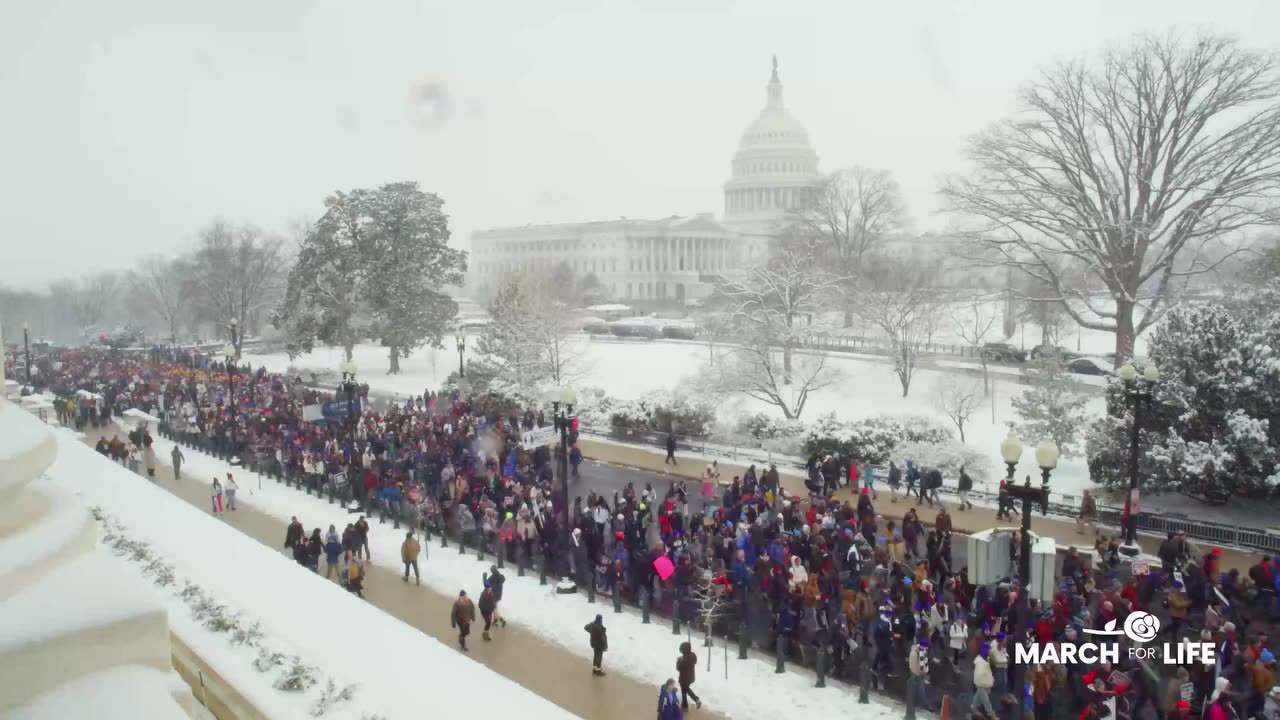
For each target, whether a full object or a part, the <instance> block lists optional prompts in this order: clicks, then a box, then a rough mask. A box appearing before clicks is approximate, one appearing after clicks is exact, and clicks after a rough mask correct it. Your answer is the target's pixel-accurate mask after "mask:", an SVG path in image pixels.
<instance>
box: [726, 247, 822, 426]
mask: <svg viewBox="0 0 1280 720" xmlns="http://www.w3.org/2000/svg"><path fill="white" fill-rule="evenodd" d="M846 280H847V278H844V277H841V276H837V275H834V274H832V273H829V272H827V271H826V270H824V269H823V268H822V262H821V258H820V256H819V254H818V252H817V249H816V247H815V244H814V243H813V242H812V241H810V240H800V239H795V238H791V239H789V240H788V241H786V242H784V243H782V244H780V245H779V247H777V248H776V249H775V253H774V255H773V257H771V258H770V259H769V260H768V261H766V262H765V263H764V264H763V265H758V266H755V267H752V268H750V269H748V270H747V271H746V273H745V274H744V276H743V277H742V279H741V280H738V281H726V282H724V283H723V284H721V285H720V286H719V287H718V288H717V293H718V294H719V295H720V296H721V297H722V298H723V299H724V301H725V302H726V303H727V305H728V307H729V321H730V322H732V323H734V324H735V325H736V326H738V327H741V328H742V329H743V330H744V333H745V336H746V337H745V340H744V343H743V344H742V346H741V347H740V348H737V349H735V350H734V351H733V352H731V353H730V354H729V355H728V356H727V358H726V361H725V363H724V366H725V367H724V374H723V379H724V385H725V389H726V390H729V391H738V392H742V393H745V394H747V395H749V396H751V397H754V398H757V399H760V400H763V401H764V402H767V403H770V404H772V405H775V406H776V407H778V409H780V410H781V411H782V413H783V415H785V416H786V417H787V418H788V419H794V418H797V417H799V416H800V413H801V412H803V411H804V406H805V403H806V402H807V401H808V398H809V395H810V394H811V393H813V392H814V391H816V390H820V389H822V388H824V387H826V386H828V385H830V384H831V383H832V382H834V381H835V378H836V373H835V370H834V369H833V368H829V367H827V364H826V358H825V357H823V356H822V354H821V352H819V351H815V352H813V353H811V354H805V355H803V356H802V357H801V358H800V359H799V360H797V356H796V349H797V348H800V347H803V346H804V345H806V344H809V341H810V340H811V339H812V338H813V336H814V335H815V334H816V333H817V332H818V331H819V330H820V329H821V328H822V327H823V324H822V313H823V311H824V310H825V309H826V308H827V307H828V306H829V304H830V301H831V300H832V299H833V298H834V297H836V296H838V294H839V287H840V285H841V284H842V283H844V282H845V281H846Z"/></svg>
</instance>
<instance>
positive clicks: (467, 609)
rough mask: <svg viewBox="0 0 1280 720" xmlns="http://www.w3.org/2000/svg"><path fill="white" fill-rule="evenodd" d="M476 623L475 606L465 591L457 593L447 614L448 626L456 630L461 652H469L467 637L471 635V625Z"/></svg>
mask: <svg viewBox="0 0 1280 720" xmlns="http://www.w3.org/2000/svg"><path fill="white" fill-rule="evenodd" d="M475 621H476V606H475V604H474V603H472V602H471V598H469V597H467V591H466V590H459V591H458V599H457V600H455V601H454V603H453V608H452V610H451V611H450V612H449V625H450V626H451V627H454V628H457V630H458V647H460V648H462V650H463V652H471V651H470V649H468V648H467V636H468V635H470V634H471V623H473V622H475Z"/></svg>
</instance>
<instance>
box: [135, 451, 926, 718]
mask: <svg viewBox="0 0 1280 720" xmlns="http://www.w3.org/2000/svg"><path fill="white" fill-rule="evenodd" d="M157 442H158V443H159V446H158V447H157V452H158V453H159V455H160V457H168V453H169V451H170V448H171V447H172V443H171V442H169V441H168V440H165V439H163V438H158V439H157ZM184 455H185V456H186V458H187V462H186V464H184V465H183V473H184V475H187V476H188V477H192V478H202V477H207V478H212V477H214V476H215V475H218V476H222V475H225V473H226V472H228V471H232V472H235V473H236V477H237V478H238V480H239V483H240V488H241V489H240V493H239V496H238V497H237V501H238V502H242V503H245V504H246V505H250V506H253V507H255V508H256V509H258V510H260V511H262V512H265V513H267V514H269V515H272V516H274V517H277V518H279V519H281V520H283V521H286V522H287V521H288V519H289V518H290V517H291V516H295V515H296V516H297V517H298V518H299V519H300V520H302V521H303V524H304V525H305V526H306V527H328V526H329V524H330V523H332V524H334V525H336V526H338V527H343V526H344V525H345V524H346V523H348V522H350V521H351V520H350V516H348V514H347V512H346V510H345V509H343V508H342V507H341V506H340V505H330V504H329V503H328V501H327V500H323V499H320V498H315V497H311V496H309V495H306V494H304V493H301V492H298V491H297V490H293V489H290V488H287V487H285V486H284V485H283V484H281V483H278V482H276V481H274V480H270V479H263V480H262V481H261V488H259V483H258V477H257V476H256V475H253V474H251V473H247V472H245V471H243V470H241V469H238V468H233V467H232V466H230V465H228V464H227V463H225V462H223V461H221V460H218V459H216V458H213V457H211V456H208V455H204V454H203V453H197V452H195V451H193V450H189V449H184ZM403 532H404V531H402V530H393V529H392V525H391V524H386V525H381V524H378V523H377V522H374V523H373V524H372V525H371V526H370V533H369V545H370V549H371V551H372V555H374V558H373V561H374V562H375V563H377V564H379V565H383V566H385V567H387V568H390V569H393V570H395V571H396V572H399V571H400V570H402V569H403V568H402V566H401V563H400V542H401V541H402V540H403V537H404V535H403ZM219 554H220V555H223V556H225V555H227V554H226V553H221V552H220V553H219ZM421 565H422V580H423V582H424V583H428V584H430V585H431V586H432V587H433V588H435V589H436V590H438V591H439V592H441V593H445V594H447V595H450V596H452V595H456V594H457V592H458V591H459V590H460V589H465V590H467V591H468V592H470V593H472V594H475V593H478V591H479V589H480V588H479V584H480V574H481V573H482V572H483V571H484V570H485V569H487V568H488V566H489V562H488V561H486V562H485V563H483V564H482V563H480V562H479V561H478V560H477V559H476V556H475V554H474V552H471V553H468V554H467V555H462V556H460V555H458V554H457V552H456V550H455V549H454V546H453V545H450V548H449V549H448V550H442V549H441V548H440V546H439V544H438V543H430V544H428V545H426V546H424V557H423V558H422V560H421ZM295 569H297V568H296V566H295ZM297 570H298V574H302V575H306V576H308V577H310V573H307V572H306V571H303V570H300V569H297ZM277 571H278V572H283V568H277ZM507 578H508V579H507V583H506V586H505V590H504V592H503V601H502V613H503V615H504V616H505V617H506V618H507V619H508V620H509V621H510V622H514V623H519V624H523V625H524V626H526V627H529V628H531V629H533V630H534V631H535V632H537V633H538V634H540V635H542V636H543V637H545V638H546V639H548V640H549V641H551V642H554V643H556V644H557V645H560V646H562V647H564V648H566V649H568V650H569V651H571V652H573V653H575V654H577V655H580V656H581V657H582V658H584V662H583V666H584V667H586V661H587V659H589V658H590V657H591V650H590V648H589V647H588V644H587V639H586V634H585V633H584V632H583V630H582V626H583V625H584V624H586V623H588V622H590V621H591V619H592V618H593V617H594V616H595V615H596V614H597V613H600V614H603V615H604V621H605V625H606V626H607V627H608V629H609V651H608V653H606V654H605V661H604V662H605V669H606V670H607V671H609V672H615V673H616V672H621V673H625V674H627V675H630V676H632V677H634V678H636V679H638V680H640V681H642V682H646V683H652V684H653V686H654V688H655V693H654V696H655V698H656V696H657V693H656V688H657V686H658V685H659V684H660V683H661V682H662V681H663V680H664V679H666V678H668V677H673V676H674V675H675V661H676V657H677V655H678V654H679V653H678V650H677V648H678V646H679V643H680V641H681V640H682V639H683V638H682V637H679V636H675V637H673V636H672V635H671V632H670V627H669V626H667V625H665V624H653V625H644V624H642V623H641V622H640V617H639V616H638V615H636V614H634V613H631V612H626V613H623V614H614V613H613V612H612V609H611V607H610V605H609V604H608V602H607V601H605V600H604V599H603V598H602V599H601V600H600V601H599V602H597V603H596V604H594V605H592V604H589V603H587V601H586V597H585V596H583V595H572V596H566V595H556V594H555V593H554V591H553V586H552V585H547V586H545V587H544V586H541V585H539V584H538V579H537V577H536V576H534V575H529V576H526V577H523V578H521V577H518V576H517V575H516V573H515V572H510V573H508V574H507ZM256 584H257V583H256V582H255V581H247V582H245V583H244V586H245V587H246V588H247V589H246V592H248V593H255V591H256V588H255V587H254V586H255V585H256ZM308 617H310V614H309V613H308ZM695 644H696V643H695ZM371 646H373V647H381V646H382V644H381V643H379V642H377V641H376V640H375V641H373V642H372V643H371ZM697 652H698V654H699V656H700V658H699V661H700V663H702V667H701V668H699V671H698V684H697V690H698V693H699V694H700V695H701V696H702V698H703V701H704V702H705V703H707V704H708V706H709V707H713V708H715V709H716V711H718V712H720V713H721V714H723V715H724V716H725V717H730V718H735V720H736V719H743V720H745V719H748V718H762V719H764V718H768V719H769V720H773V719H775V718H780V717H823V718H827V717H830V718H835V717H845V716H847V715H848V714H849V712H851V708H855V707H856V708H858V711H857V716H858V717H860V718H884V719H885V720H888V718H891V717H892V718H896V717H899V716H900V715H901V713H902V710H901V708H900V706H898V705H896V704H894V703H890V702H887V701H880V702H875V703H873V704H870V705H863V706H859V705H857V704H856V693H855V691H852V690H851V689H850V688H848V687H846V686H844V685H842V684H840V683H832V684H831V686H829V687H828V688H827V689H825V690H815V689H814V688H813V687H812V686H813V677H812V675H810V674H808V673H806V672H789V673H784V674H782V675H777V674H775V673H774V666H773V663H772V661H771V660H766V659H764V658H762V657H759V656H758V655H757V656H756V657H753V658H751V659H748V660H738V659H736V658H737V655H736V651H735V650H733V649H731V650H730V652H729V657H730V660H729V665H728V671H729V677H728V679H726V678H725V666H724V664H723V660H724V654H723V653H724V650H723V647H722V646H721V644H720V641H717V643H716V647H715V648H714V649H713V650H712V651H711V652H709V653H708V651H707V650H706V649H705V648H703V649H699V650H697ZM708 654H710V656H711V657H710V659H711V669H710V670H707V669H706V660H707V655H708ZM347 675H348V676H350V675H351V673H347ZM517 714H518V715H519V716H520V717H522V718H523V717H526V716H525V715H521V714H519V713H517Z"/></svg>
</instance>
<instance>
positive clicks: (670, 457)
mask: <svg viewBox="0 0 1280 720" xmlns="http://www.w3.org/2000/svg"><path fill="white" fill-rule="evenodd" d="M667 463H671V464H672V465H675V464H676V435H675V433H667V459H665V460H663V461H662V464H663V465H666V464H667Z"/></svg>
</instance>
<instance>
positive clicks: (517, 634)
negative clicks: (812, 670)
mask: <svg viewBox="0 0 1280 720" xmlns="http://www.w3.org/2000/svg"><path fill="white" fill-rule="evenodd" d="M85 442H86V444H89V445H92V442H91V441H90V440H89V438H88V436H86V439H85ZM157 455H158V457H157V460H163V459H164V458H165V457H167V456H165V454H164V453H158V454H157ZM155 484H156V485H158V486H160V487H162V488H164V489H165V490H167V491H168V492H170V493H172V494H173V495H176V496H177V497H180V498H182V499H183V500H185V501H187V502H188V503H190V504H191V505H193V506H195V507H197V508H199V509H201V510H203V511H208V509H209V508H208V505H209V492H208V482H207V481H202V480H200V479H198V478H196V477H193V475H192V473H191V472H190V470H188V469H186V468H185V467H184V470H183V479H182V480H179V481H175V480H174V479H173V469H172V467H171V466H169V465H168V464H162V465H161V466H160V467H159V468H158V469H157V471H156V479H155ZM240 493H241V497H242V498H244V499H248V496H249V495H250V493H251V488H250V487H249V486H248V485H247V483H246V485H244V486H242V487H241V490H240ZM299 515H301V512H300V513H299ZM223 517H224V518H225V520H226V522H227V524H228V525H231V526H232V527H235V528H236V529H237V530H239V531H240V532H242V533H244V534H245V535H248V536H249V537H252V538H254V539H255V540H257V541H258V542H260V543H262V544H263V545H265V546H267V547H268V548H270V549H271V551H273V552H275V553H277V554H279V555H280V561H281V562H289V563H292V562H293V558H292V557H291V556H286V555H285V554H284V549H283V546H284V536H285V530H286V524H285V523H284V522H281V521H279V520H277V519H275V518H274V517H272V516H270V515H267V514H265V513H263V512H260V511H258V510H255V509H253V508H252V507H250V505H249V504H248V503H245V502H244V501H243V500H241V502H240V504H239V509H237V510H236V511H234V512H232V511H230V510H228V511H227V512H225V513H224V514H223ZM308 532H310V527H309V526H308ZM429 550H430V551H435V550H436V548H430V549H429ZM419 564H420V565H421V569H422V572H423V574H424V575H425V574H426V573H429V572H431V571H432V569H431V562H430V559H429V555H427V556H424V557H423V558H421V560H420V563H419ZM365 569H366V578H365V586H364V593H365V597H367V598H368V600H369V602H370V603H371V604H373V605H375V606H377V607H378V608H380V609H381V610H383V611H384V612H386V613H387V614H389V615H392V616H394V617H396V618H398V619H400V620H402V621H403V622H405V623H407V624H409V625H411V626H413V627H414V628H417V629H418V630H420V631H421V632H423V633H426V634H427V635H430V636H431V637H434V638H435V639H437V640H439V641H441V642H443V643H444V644H445V645H447V646H450V647H454V646H456V645H457V631H455V630H453V629H452V628H450V626H449V611H450V608H451V606H452V604H453V601H454V599H455V598H453V597H446V596H444V595H443V594H441V593H438V592H436V591H434V590H433V589H432V588H431V587H430V586H429V584H428V583H426V582H424V583H423V584H422V585H421V586H419V585H415V584H413V583H405V582H404V581H403V580H402V579H401V578H400V576H399V575H398V574H397V573H395V572H392V571H390V570H388V569H387V568H384V567H382V566H380V565H378V564H376V563H367V564H366V566H365ZM476 579H477V581H478V580H479V570H477V575H476ZM333 591H334V592H345V590H344V589H343V588H341V587H340V586H338V585H337V583H336V582H335V583H334V588H333ZM492 634H493V638H494V639H493V641H492V642H487V643H486V642H484V641H483V640H482V639H481V638H480V632H479V628H478V627H477V628H476V631H475V632H474V633H473V634H472V636H471V637H470V638H468V643H467V645H468V647H470V648H471V652H470V653H469V656H470V657H471V659H473V660H476V661H478V662H480V663H482V664H484V665H487V666H488V667H489V668H490V669H492V670H494V671H495V672H498V673H501V674H502V675H504V676H506V677H507V678H510V679H511V680H513V681H515V682H517V683H519V684H521V685H523V686H524V687H526V688H528V689H530V690H532V691H533V692H535V693H537V694H539V695H541V696H543V697H545V698H547V699H548V700H550V701H552V702H554V703H556V704H557V705H559V706H561V707H563V708H565V709H566V710H568V711H570V712H572V713H574V714H576V715H578V716H579V717H582V718H592V719H593V720H594V719H595V718H602V719H606V720H630V719H631V718H637V719H638V718H646V719H647V718H651V717H652V716H653V712H654V708H656V707H657V697H658V691H657V688H658V684H659V683H660V682H661V681H662V679H663V678H658V679H656V680H654V682H653V683H652V684H651V685H650V684H644V683H640V682H638V681H636V680H633V679H632V678H631V677H629V676H627V675H625V674H623V673H620V672H614V673H610V674H608V675H606V676H604V677H593V676H592V675H591V673H590V670H589V667H590V666H589V663H587V662H586V661H584V660H583V659H582V658H580V657H578V656H577V655H574V654H573V653H571V652H569V651H567V650H565V649H563V648H561V647H559V646H557V645H554V644H551V643H549V642H547V641H545V640H543V639H542V638H541V637H539V636H538V635H537V634H536V633H535V632H533V631H532V630H528V629H525V628H522V627H519V626H517V625H516V624H515V623H511V624H509V625H508V626H507V627H505V628H502V629H497V628H495V629H494V630H493V631H492ZM606 663H607V658H606ZM370 670H371V671H372V670H373V665H370ZM423 670H424V672H429V671H430V669H429V668H424V669H423ZM406 690H410V691H411V690H412V689H411V688H406ZM468 690H474V691H479V692H483V689H482V688H475V689H468ZM478 699H479V698H478ZM424 702H427V703H429V701H424ZM481 706H483V702H481ZM693 717H698V718H715V717H719V716H718V715H716V714H715V713H714V712H712V711H710V710H698V711H697V713H696V715H694V716H693Z"/></svg>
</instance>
